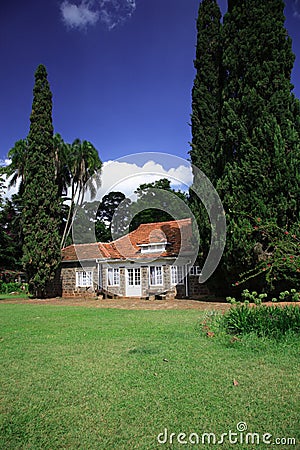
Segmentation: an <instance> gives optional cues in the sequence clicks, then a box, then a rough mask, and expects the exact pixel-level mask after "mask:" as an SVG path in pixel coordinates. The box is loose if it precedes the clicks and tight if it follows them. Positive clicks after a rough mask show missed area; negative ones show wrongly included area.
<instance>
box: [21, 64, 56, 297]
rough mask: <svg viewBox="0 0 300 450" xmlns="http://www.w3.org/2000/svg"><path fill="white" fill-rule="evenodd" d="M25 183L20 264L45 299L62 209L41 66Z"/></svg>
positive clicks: (33, 288)
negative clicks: (22, 263)
mask: <svg viewBox="0 0 300 450" xmlns="http://www.w3.org/2000/svg"><path fill="white" fill-rule="evenodd" d="M24 183H25V187H24V194H23V211H22V225H23V236H24V245H23V252H24V253H23V254H24V256H23V262H24V266H25V270H26V272H27V275H28V278H29V289H30V292H31V293H32V294H34V295H36V296H44V295H45V294H46V286H47V283H48V281H50V280H51V279H52V278H53V277H54V274H55V270H56V268H57V267H58V264H59V261H60V236H59V226H60V210H61V206H60V200H59V197H58V192H57V190H58V187H57V184H56V183H55V166H54V144H53V125H52V94H51V91H50V86H49V83H48V80H47V72H46V68H45V67H44V66H43V65H39V66H38V68H37V70H36V73H35V85H34V89H33V103H32V111H31V116H30V130H29V135H28V152H27V156H26V162H25V171H24Z"/></svg>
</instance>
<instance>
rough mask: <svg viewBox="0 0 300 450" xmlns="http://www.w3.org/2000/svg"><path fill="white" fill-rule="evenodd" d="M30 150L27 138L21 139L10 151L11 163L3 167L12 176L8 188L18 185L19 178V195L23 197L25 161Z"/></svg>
mask: <svg viewBox="0 0 300 450" xmlns="http://www.w3.org/2000/svg"><path fill="white" fill-rule="evenodd" d="M27 152H28V142H27V139H20V140H19V141H17V142H16V143H15V145H14V147H13V148H11V149H10V150H9V152H8V158H9V159H10V160H11V162H10V164H8V165H7V166H5V167H3V168H2V172H3V173H5V174H6V176H7V178H10V180H9V183H8V189H10V188H11V187H13V186H16V184H17V182H18V180H19V182H20V185H19V189H18V195H19V196H20V197H22V194H23V192H24V183H25V161H26V156H27Z"/></svg>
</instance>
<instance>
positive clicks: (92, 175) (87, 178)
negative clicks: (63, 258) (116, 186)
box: [61, 139, 102, 247]
mask: <svg viewBox="0 0 300 450" xmlns="http://www.w3.org/2000/svg"><path fill="white" fill-rule="evenodd" d="M66 164H67V167H68V170H69V174H70V183H69V185H68V186H69V187H70V190H71V192H70V197H69V199H68V200H69V201H70V205H69V211H68V217H67V220H66V224H65V229H64V232H63V236H62V240H61V247H63V246H64V245H65V242H66V239H67V237H68V236H69V234H70V231H71V227H72V224H73V220H74V217H75V213H76V209H75V202H76V204H77V205H78V206H80V205H82V203H83V200H84V195H85V194H86V192H88V191H89V193H90V197H91V200H93V199H94V198H95V196H96V192H97V188H98V187H99V186H100V175H101V167H102V162H101V160H100V158H99V155H98V151H97V150H96V149H95V147H94V146H93V145H92V144H91V143H90V142H89V141H80V139H75V141H74V142H73V143H72V144H71V145H70V146H69V147H67V154H66Z"/></svg>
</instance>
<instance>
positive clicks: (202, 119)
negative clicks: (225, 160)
mask: <svg viewBox="0 0 300 450" xmlns="http://www.w3.org/2000/svg"><path fill="white" fill-rule="evenodd" d="M220 19H221V12H220V8H219V6H218V4H217V2H216V0H203V1H202V2H201V3H200V6H199V13H198V19H197V47H196V58H195V60H194V66H195V69H196V76H195V80H194V86H193V90H192V116H191V122H192V123H191V125H192V137H193V138H192V143H191V147H192V148H191V150H190V156H191V161H192V164H194V165H195V166H197V167H199V168H200V169H201V170H202V171H203V172H204V173H205V175H206V176H207V177H208V178H209V179H210V180H211V181H212V182H214V181H215V180H216V178H217V173H216V162H217V160H216V152H215V150H216V145H217V142H218V140H217V139H218V131H219V121H220V106H221V82H222V77H221V72H222V71H221V41H220V37H221V36H220V32H221V23H220Z"/></svg>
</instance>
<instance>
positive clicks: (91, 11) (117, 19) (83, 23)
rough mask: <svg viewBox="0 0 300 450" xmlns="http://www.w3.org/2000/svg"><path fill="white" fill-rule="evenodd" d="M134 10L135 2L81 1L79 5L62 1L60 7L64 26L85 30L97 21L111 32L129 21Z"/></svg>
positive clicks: (117, 0) (133, 0) (131, 0)
mask: <svg viewBox="0 0 300 450" xmlns="http://www.w3.org/2000/svg"><path fill="white" fill-rule="evenodd" d="M135 9H136V0H81V2H80V4H76V3H71V2H70V1H69V0H64V1H63V3H62V4H61V6H60V10H61V14H62V18H63V21H64V22H65V24H66V25H67V26H69V27H71V28H78V29H85V28H86V27H87V26H88V25H95V24H96V23H97V22H98V21H99V22H101V23H102V24H103V25H105V26H106V27H107V28H108V29H109V30H112V29H113V28H115V27H116V26H117V25H119V24H121V23H123V22H125V21H126V20H128V19H130V17H131V16H132V14H133V13H134V11H135Z"/></svg>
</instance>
